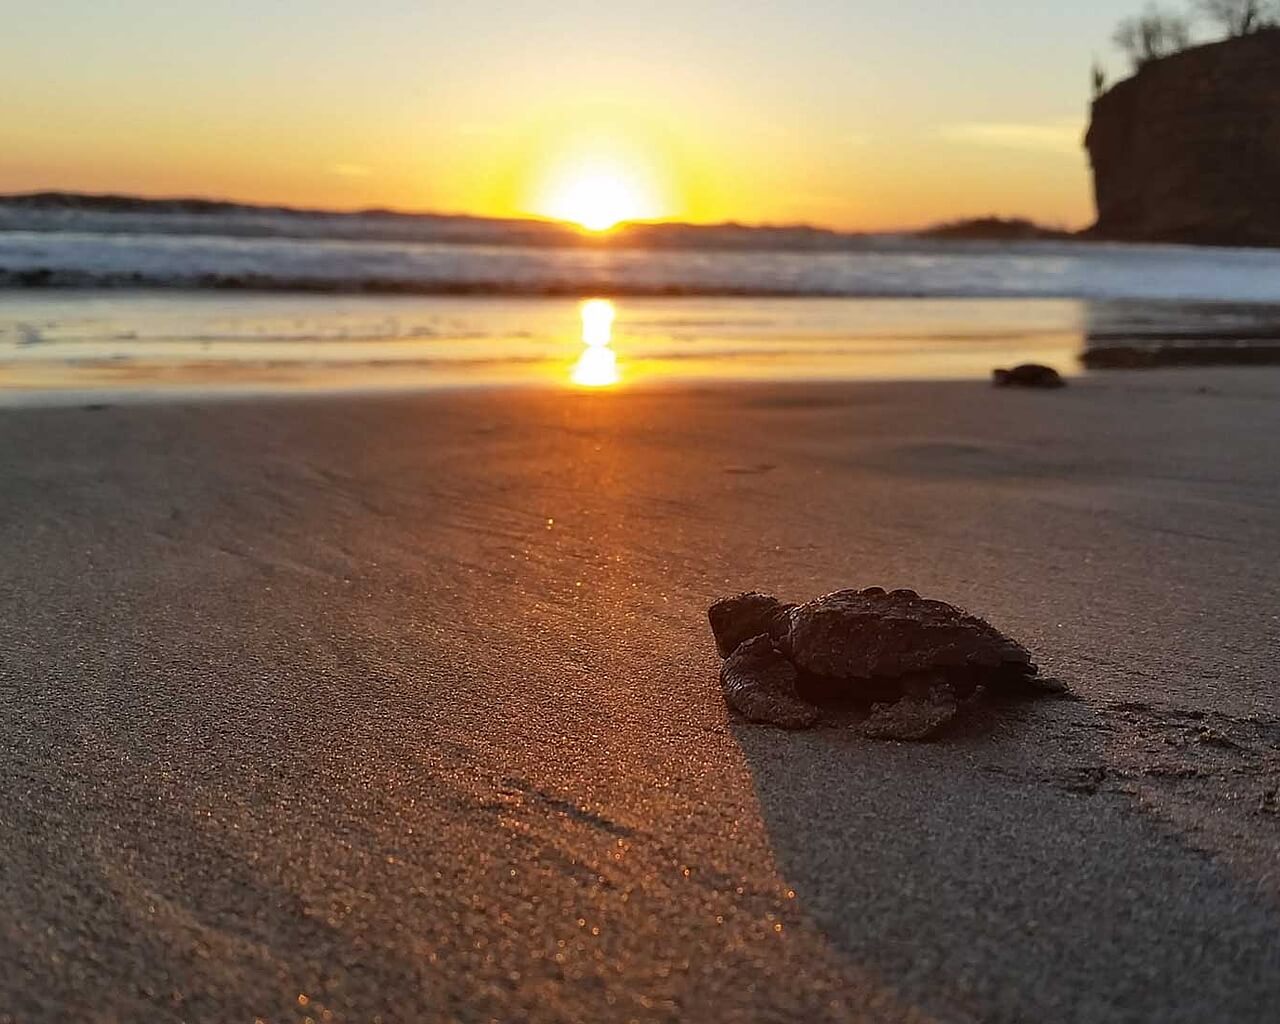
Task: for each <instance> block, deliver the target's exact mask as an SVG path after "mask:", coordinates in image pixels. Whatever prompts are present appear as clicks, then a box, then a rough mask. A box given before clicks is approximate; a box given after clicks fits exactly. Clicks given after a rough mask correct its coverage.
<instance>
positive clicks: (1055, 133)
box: [938, 118, 1084, 153]
mask: <svg viewBox="0 0 1280 1024" xmlns="http://www.w3.org/2000/svg"><path fill="white" fill-rule="evenodd" d="M938 134H939V135H940V136H941V137H942V138H943V139H946V140H947V141H948V142H957V143H961V144H964V145H975V146H996V147H998V148H1001V149H1024V150H1033V151H1036V152H1041V153H1076V152H1079V150H1080V147H1081V145H1082V142H1081V140H1082V139H1083V138H1084V122H1083V121H1081V120H1079V119H1078V118H1062V119H1059V120H1056V121H1031V122H1013V121H968V122H963V123H961V124H949V125H944V126H943V127H942V128H940V129H938Z"/></svg>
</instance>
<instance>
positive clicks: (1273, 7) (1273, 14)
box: [1195, 0, 1280, 39]
mask: <svg viewBox="0 0 1280 1024" xmlns="http://www.w3.org/2000/svg"><path fill="white" fill-rule="evenodd" d="M1195 9H1196V10H1197V11H1199V12H1200V13H1201V14H1203V15H1204V16H1205V17H1206V18H1208V19H1209V20H1210V21H1211V22H1213V23H1214V24H1215V25H1217V26H1218V27H1219V28H1221V29H1222V30H1223V31H1224V32H1226V34H1227V37H1228V38H1232V39H1233V38H1235V37H1237V36H1247V35H1249V34H1251V33H1253V32H1257V31H1259V30H1260V29H1264V28H1271V27H1273V26H1275V24H1276V19H1277V17H1280V5H1277V4H1276V3H1275V2H1274V0H1196V5H1195Z"/></svg>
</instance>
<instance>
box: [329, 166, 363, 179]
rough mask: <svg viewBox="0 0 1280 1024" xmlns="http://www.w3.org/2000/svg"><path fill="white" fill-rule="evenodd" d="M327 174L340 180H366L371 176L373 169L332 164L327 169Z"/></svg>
mask: <svg viewBox="0 0 1280 1024" xmlns="http://www.w3.org/2000/svg"><path fill="white" fill-rule="evenodd" d="M329 173H331V174H336V175H337V176H338V177H340V178H367V177H369V176H370V175H371V174H373V168H372V167H366V166H365V165H364V164H334V165H333V166H332V167H330V168H329Z"/></svg>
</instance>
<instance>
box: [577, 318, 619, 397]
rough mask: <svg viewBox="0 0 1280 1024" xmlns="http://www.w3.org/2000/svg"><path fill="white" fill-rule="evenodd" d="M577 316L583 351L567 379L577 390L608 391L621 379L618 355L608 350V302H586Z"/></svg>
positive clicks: (610, 334) (610, 328)
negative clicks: (599, 389) (596, 389)
mask: <svg viewBox="0 0 1280 1024" xmlns="http://www.w3.org/2000/svg"><path fill="white" fill-rule="evenodd" d="M580 312H581V315H582V344H583V345H584V346H586V348H585V349H584V350H583V352H582V355H580V356H579V357H578V361H577V362H576V363H574V364H573V370H572V371H571V372H570V374H569V378H570V379H571V380H572V381H573V383H575V384H577V385H578V386H579V387H584V388H607V387H611V386H612V385H614V384H617V383H618V381H620V380H621V379H622V374H621V373H619V371H618V354H617V353H616V352H614V351H613V349H612V348H610V347H609V346H610V343H611V342H612V340H613V319H614V315H615V311H614V308H613V303H612V302H610V301H609V300H608V299H588V300H587V301H586V302H584V303H583V304H582V307H581V309H580Z"/></svg>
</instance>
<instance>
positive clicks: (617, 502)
mask: <svg viewBox="0 0 1280 1024" xmlns="http://www.w3.org/2000/svg"><path fill="white" fill-rule="evenodd" d="M1277 438H1280V373H1277V372H1274V371H1271V370H1212V371H1211V370H1196V371H1184V372H1179V371H1170V372H1159V373H1151V374H1123V373H1121V374H1112V375H1103V376H1100V377H1090V378H1087V379H1084V380H1082V381H1079V382H1077V383H1076V384H1074V385H1073V386H1072V387H1070V388H1068V389H1066V390H1065V391H1063V392H1058V393H1048V394H1034V393H1016V392H994V391H992V390H991V389H990V388H988V387H986V386H985V385H982V384H976V383H975V384H964V383H952V384H925V383H914V384H856V385H848V384H845V385H824V386H818V385H788V386H751V385H740V386H737V387H706V388H691V387H690V388H672V389H669V390H665V391H659V390H654V391H648V392H630V393H628V392H618V393H609V394H589V393H557V392H550V391H515V392H472V393H454V394H440V395H430V396H418V397H380V398H363V399H362V398H308V399H292V400H276V401H266V400H264V401H226V402H217V403H207V404H160V405H138V406H114V407H109V408H105V409H98V410H92V409H87V408H59V409H17V410H8V411H0V481H3V484H2V486H0V551H3V557H4V570H3V572H0V849H3V850H4V856H3V858H0V1021H14V1022H28V1021H31V1022H45V1021H50V1022H52V1021H62V1020H69V1019H74V1020H84V1021H117V1020H142V1019H145V1020H151V1021H179V1020H182V1021H218V1022H223V1021H253V1020H255V1019H256V1018H261V1019H263V1020H266V1021H272V1022H278V1021H303V1020H306V1019H308V1018H309V1019H311V1020H315V1021H330V1020H332V1021H362V1022H363V1021H378V1020H381V1021H385V1022H393V1021H416V1020H431V1019H458V1020H468V1021H470V1020H477V1021H479V1020H489V1019H497V1020H531V1021H544V1020H619V1021H624V1020H646V1021H647V1020H716V1021H719V1020H753V1021H754V1020H794V1019H806V1020H811V1021H821V1020H849V1019H854V1020H868V1021H907V1020H911V1021H927V1020H937V1021H983V1022H991V1021H1028V1020H1045V1021H1050V1020H1052V1021H1090V1022H1097V1021H1162V1022H1172V1021H1205V1022H1211V1021H1212V1022H1216V1021H1226V1020H1239V1021H1251V1020H1262V1019H1266V1018H1267V1017H1268V1016H1269V1015H1271V1014H1273V1013H1274V1010H1275V1006H1276V1005H1277V1003H1278V1001H1280V871H1278V870H1277V865H1278V864H1280V810H1278V808H1277V798H1276V795H1275V789H1276V786H1277V785H1280V718H1278V717H1277V695H1278V694H1280V674H1278V673H1280V669H1278V668H1277V665H1278V664H1280V661H1278V659H1277V654H1278V653H1280V652H1278V650H1277V636H1278V635H1280V578H1278V577H1277V570H1276V566H1277V562H1278V560H1280V530H1277V523H1278V522H1280V459H1277V458H1276V457H1275V453H1276V444H1277V441H1276V439H1277ZM873 583H876V584H882V585H888V586H894V585H907V586H913V587H915V588H917V589H919V590H921V591H923V592H925V593H928V594H930V595H933V596H938V597H942V598H946V599H950V600H953V601H956V602H959V603H962V604H966V605H968V606H970V607H971V608H973V609H974V610H975V611H979V612H982V613H984V614H986V615H987V616H989V617H990V618H991V619H992V620H993V621H994V622H995V623H996V624H998V625H999V626H1001V627H1002V628H1004V629H1005V630H1006V631H1008V632H1010V633H1011V634H1012V635H1014V636H1016V637H1018V638H1019V639H1021V640H1023V641H1024V642H1025V643H1026V644H1027V646H1028V647H1030V648H1031V649H1032V650H1033V652H1035V653H1036V654H1037V655H1038V657H1039V660H1040V662H1041V664H1042V665H1043V666H1044V668H1045V670H1046V671H1047V672H1049V673H1051V674H1054V675H1059V676H1061V677H1063V678H1065V679H1066V680H1068V681H1069V682H1070V683H1071V684H1072V686H1073V687H1074V688H1075V690H1076V691H1077V693H1078V695H1079V696H1080V698H1081V699H1080V700H1077V701H1065V700H1048V701H1042V702H1035V703H1030V704H1025V705H1018V706H1016V707H1012V708H1007V709H1003V710H1000V711H998V712H993V713H991V714H990V715H986V716H979V717H976V718H974V719H971V720H970V721H968V722H967V723H966V724H965V725H964V726H963V727H961V728H959V729H958V730H957V731H956V732H955V733H953V734H952V735H951V736H950V737H948V738H947V739H946V740H945V741H943V742H939V743H936V744H931V745H916V746H913V745H897V744H876V743H872V742H869V741H865V740H862V739H860V738H858V737H857V736H855V735H852V734H848V733H844V732H839V731H834V730H826V731H816V732H812V733H807V734H800V735H787V734H782V733H778V732H774V731H771V730H768V729H764V728H758V727H751V726H745V725H742V724H739V723H736V722H734V721H732V720H730V718H729V717H728V715H727V714H726V711H725V708H724V706H723V704H722V703H721V701H720V698H719V694H718V689H717V683H716V670H717V662H716V659H715V655H714V649H713V646H712V644H711V642H710V637H709V635H708V631H707V629H706V626H705V619H704V611H705V608H706V606H707V604H708V603H709V602H710V601H711V600H712V599H714V598H715V597H717V596H720V595H722V594H725V593H728V592H733V591H737V590H740V589H745V588H753V587H760V588H767V589H771V590H775V591H776V592H778V593H780V594H783V595H785V596H789V597H790V596H807V595H812V594H816V593H819V592H821V591H824V590H829V589H833V588H835V587H839V586H845V585H851V584H866V585H870V584H873Z"/></svg>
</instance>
